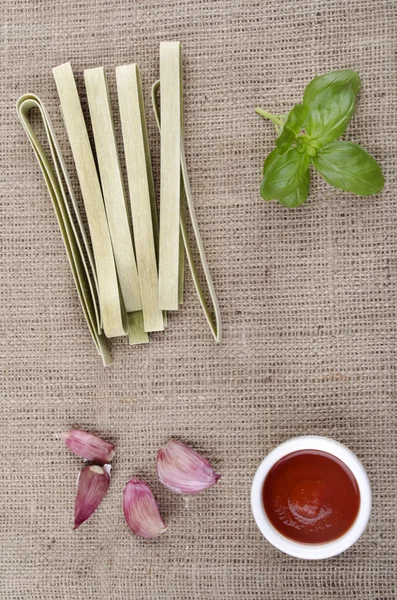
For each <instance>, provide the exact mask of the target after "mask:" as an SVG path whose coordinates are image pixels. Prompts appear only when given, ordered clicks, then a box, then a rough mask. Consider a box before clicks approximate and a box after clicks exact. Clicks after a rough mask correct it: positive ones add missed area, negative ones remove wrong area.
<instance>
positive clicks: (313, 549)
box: [251, 435, 372, 560]
mask: <svg viewBox="0 0 397 600" xmlns="http://www.w3.org/2000/svg"><path fill="white" fill-rule="evenodd" d="M297 450H321V451H323V452H328V453H329V454H332V455H333V456H336V457H337V458H339V459H340V460H341V461H342V462H344V463H345V465H347V466H348V467H349V469H350V470H351V472H352V473H353V475H354V477H355V478H356V481H357V484H358V487H359V490H360V508H359V511H358V515H357V518H356V520H355V521H354V523H353V525H352V526H351V527H350V529H349V530H348V531H347V532H346V533H345V534H344V535H342V536H341V537H340V538H338V539H336V540H333V541H332V542H327V543H324V544H302V543H299V542H294V541H293V540H290V539H288V538H286V537H285V536H283V535H282V534H281V533H279V532H278V531H277V530H276V529H275V528H274V527H273V525H272V524H271V523H270V521H269V519H268V518H267V515H266V513H265V509H264V507H263V500H262V488H263V483H264V481H265V479H266V476H267V474H268V472H269V470H270V469H271V468H272V466H273V465H274V464H275V463H276V462H277V461H279V460H280V458H283V457H284V456H287V454H291V452H296V451H297ZM371 505H372V495H371V486H370V483H369V479H368V476H367V473H366V472H365V469H364V467H363V465H362V464H361V462H360V461H359V459H358V458H357V456H356V455H355V454H353V452H352V451H351V450H349V448H346V446H343V445H342V444H340V443H339V442H336V441H335V440H332V439H331V438H327V437H321V436H317V435H307V436H303V437H296V438H292V439H290V440H288V441H286V442H284V443H283V444H281V445H280V446H277V448H274V450H272V451H271V452H270V454H268V455H267V456H266V458H265V459H264V460H263V461H262V463H261V464H260V465H259V467H258V470H257V472H256V474H255V477H254V480H253V482H252V489H251V507H252V512H253V515H254V518H255V521H256V524H257V525H258V527H259V529H260V531H261V532H262V534H263V535H264V536H265V538H266V539H267V540H268V541H269V542H270V543H271V544H273V546H275V547H276V548H278V549H279V550H281V551H282V552H285V553H286V554H289V555H290V556H296V557H297V558H306V559H309V560H318V559H321V558H330V557H331V556H335V555H336V554H340V553H341V552H344V551H345V550H347V548H350V546H352V545H353V544H354V543H355V542H356V541H357V540H358V538H359V537H360V536H361V534H362V533H363V531H364V530H365V528H366V526H367V523H368V521H369V518H370V516H371Z"/></svg>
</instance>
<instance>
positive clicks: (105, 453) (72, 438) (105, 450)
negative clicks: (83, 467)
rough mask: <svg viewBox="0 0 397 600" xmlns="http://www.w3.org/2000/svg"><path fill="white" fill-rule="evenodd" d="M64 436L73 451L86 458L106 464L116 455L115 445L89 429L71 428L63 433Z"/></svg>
mask: <svg viewBox="0 0 397 600" xmlns="http://www.w3.org/2000/svg"><path fill="white" fill-rule="evenodd" d="M62 438H63V441H64V442H65V444H66V446H67V447H68V448H69V450H71V452H73V453H74V454H77V456H80V458H84V459H85V460H89V461H92V462H95V463H99V464H101V465H104V464H106V463H109V462H111V461H112V459H113V457H114V454H115V450H114V445H113V444H110V443H109V442H105V440H102V439H101V438H100V437H98V436H96V435H94V434H93V433H90V432H89V431H84V430H83V429H69V431H66V432H65V433H63V434H62Z"/></svg>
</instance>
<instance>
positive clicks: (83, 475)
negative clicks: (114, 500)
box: [73, 465, 111, 529]
mask: <svg viewBox="0 0 397 600" xmlns="http://www.w3.org/2000/svg"><path fill="white" fill-rule="evenodd" d="M110 470H111V466H110V465H104V467H99V466H97V465H92V466H89V467H84V469H82V470H81V471H80V473H79V477H78V480H77V494H76V501H75V503H74V527H73V529H78V528H79V527H80V525H81V524H82V523H84V521H86V520H87V519H89V518H90V516H91V515H92V513H93V512H94V511H95V510H96V509H97V508H98V506H99V505H100V503H101V502H102V500H103V498H104V496H105V494H106V492H107V491H108V489H109V485H110Z"/></svg>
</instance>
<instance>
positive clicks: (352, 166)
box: [312, 141, 385, 196]
mask: <svg viewBox="0 0 397 600" xmlns="http://www.w3.org/2000/svg"><path fill="white" fill-rule="evenodd" d="M312 160H313V164H314V166H315V167H316V169H317V171H318V172H319V173H320V175H322V176H323V177H324V179H325V180H326V181H328V183H330V184H331V185H333V186H335V187H337V188H340V189H341V190H345V191H347V192H352V193H353V194H358V195H359V196H370V195H371V194H377V193H378V192H380V190H381V189H382V188H383V186H384V183H385V182H384V179H383V175H382V171H381V168H380V166H379V165H378V163H377V162H376V160H375V159H374V158H373V157H372V156H371V155H370V154H368V152H366V151H365V150H364V149H363V148H361V146H359V145H358V144H353V143H352V142H341V141H336V142H331V144H328V146H324V148H321V149H320V150H319V151H318V153H317V155H316V156H314V157H313V159H312Z"/></svg>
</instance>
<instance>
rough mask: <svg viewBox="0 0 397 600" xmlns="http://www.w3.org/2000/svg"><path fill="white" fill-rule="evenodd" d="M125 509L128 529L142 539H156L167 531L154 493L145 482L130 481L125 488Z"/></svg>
mask: <svg viewBox="0 0 397 600" xmlns="http://www.w3.org/2000/svg"><path fill="white" fill-rule="evenodd" d="M123 508H124V516H125V520H126V521H127V525H128V527H129V528H130V529H131V531H133V532H134V533H135V534H136V535H139V536H140V537H144V538H155V537H157V536H159V535H160V534H161V533H163V532H164V531H165V530H166V529H167V527H166V525H165V523H164V521H163V519H162V518H161V515H160V511H159V508H158V506H157V502H156V500H155V499H154V496H153V494H152V491H151V489H150V488H149V486H148V485H147V484H146V483H145V482H144V481H140V480H139V479H135V478H133V479H130V481H129V482H128V483H127V485H126V486H125V488H124V498H123Z"/></svg>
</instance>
